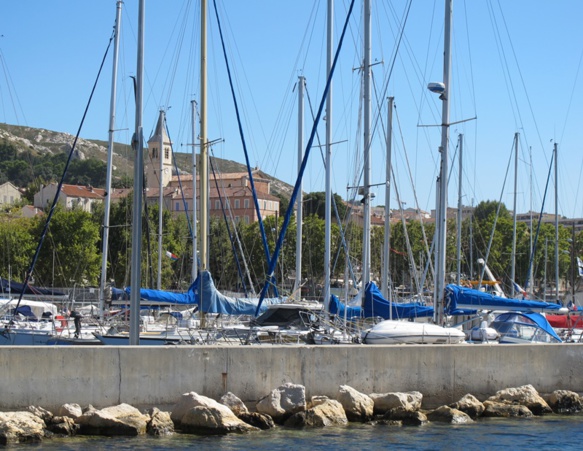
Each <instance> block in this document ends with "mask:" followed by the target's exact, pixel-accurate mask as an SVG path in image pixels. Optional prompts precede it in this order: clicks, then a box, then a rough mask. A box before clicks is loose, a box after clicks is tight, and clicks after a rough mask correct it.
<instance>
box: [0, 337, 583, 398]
mask: <svg viewBox="0 0 583 451" xmlns="http://www.w3.org/2000/svg"><path fill="white" fill-rule="evenodd" d="M286 382H292V383H296V384H302V385H304V386H305V387H306V395H307V396H308V397H309V396H312V395H327V396H329V397H334V398H335V397H336V393H337V390H338V386H339V385H344V384H347V385H350V386H352V387H354V388H355V389H357V390H359V391H361V392H363V393H367V394H370V393H384V392H392V391H410V390H417V391H420V392H421V393H423V395H424V400H423V406H424V407H436V406H438V405H441V404H447V403H451V402H454V401H457V400H458V399H459V398H460V397H462V396H463V395H465V394H466V393H471V394H473V395H475V396H476V397H478V398H479V399H482V400H483V399H485V398H486V397H488V396H490V395H492V394H494V393H495V392H496V391H497V390H500V389H503V388H508V387H516V386H520V385H525V384H532V385H533V386H534V387H535V388H536V389H537V390H538V391H539V392H540V393H549V392H552V391H553V390H557V389H565V390H572V391H575V392H583V344H556V345H554V344H549V345H497V344H492V345H489V344H484V345H468V344H462V345H400V346H366V345H352V346H340V345H337V346H276V345H264V346H263V345H262V346H159V347H146V346H136V347H132V346H123V347H114V346H78V347H74V346H44V347H28V346H18V347H0V393H1V396H0V410H10V409H18V408H22V407H26V406H28V405H37V406H42V407H44V408H48V409H54V408H56V407H58V406H60V405H61V404H63V403H66V402H76V403H78V404H80V405H82V406H85V405H87V404H92V405H94V406H95V407H104V406H109V405H114V404H118V403H122V402H125V403H129V404H132V405H135V406H158V407H164V406H171V405H172V404H174V402H175V401H176V400H177V399H178V397H179V396H180V395H181V394H182V393H185V392H190V391H195V392H197V393H199V394H202V395H205V396H209V397H211V398H215V399H218V398H219V397H220V396H222V395H223V394H224V393H225V392H227V391H231V392H233V393H234V394H236V395H237V396H238V397H240V398H241V399H243V400H244V401H256V400H258V399H259V398H261V397H263V396H265V395H266V394H267V393H269V392H270V391H271V390H272V389H273V388H276V387H278V386H279V385H281V384H284V383H286Z"/></svg>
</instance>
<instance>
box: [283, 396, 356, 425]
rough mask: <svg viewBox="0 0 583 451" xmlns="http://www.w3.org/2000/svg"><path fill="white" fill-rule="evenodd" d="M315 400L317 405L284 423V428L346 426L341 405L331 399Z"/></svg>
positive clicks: (346, 421) (296, 414)
mask: <svg viewBox="0 0 583 451" xmlns="http://www.w3.org/2000/svg"><path fill="white" fill-rule="evenodd" d="M320 401H322V400H321V399H320V400H317V404H316V405H315V406H314V407H312V408H311V409H308V410H306V411H303V412H297V413H295V414H294V415H292V416H291V417H289V418H288V419H287V420H286V422H285V423H284V424H285V426H286V427H296V428H319V427H327V426H344V425H346V424H348V419H347V418H346V413H345V412H344V408H343V407H342V404H340V403H339V402H338V401H335V400H333V399H326V400H323V402H320Z"/></svg>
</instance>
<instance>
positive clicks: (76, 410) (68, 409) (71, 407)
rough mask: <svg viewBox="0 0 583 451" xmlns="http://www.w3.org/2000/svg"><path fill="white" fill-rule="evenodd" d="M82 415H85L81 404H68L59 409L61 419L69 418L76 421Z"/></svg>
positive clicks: (58, 414)
mask: <svg viewBox="0 0 583 451" xmlns="http://www.w3.org/2000/svg"><path fill="white" fill-rule="evenodd" d="M81 415H83V410H82V409H81V406H80V405H79V404H75V403H67V404H63V405H62V406H61V407H59V408H58V409H57V416H59V417H69V418H73V419H74V420H75V419H77V418H79V417H80V416H81Z"/></svg>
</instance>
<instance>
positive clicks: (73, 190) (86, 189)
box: [61, 184, 105, 199]
mask: <svg viewBox="0 0 583 451" xmlns="http://www.w3.org/2000/svg"><path fill="white" fill-rule="evenodd" d="M61 192H62V193H64V194H66V195H67V197H82V198H85V199H103V197H104V196H105V190H104V189H102V188H93V187H92V186H81V185H66V184H63V186H61Z"/></svg>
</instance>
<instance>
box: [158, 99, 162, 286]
mask: <svg viewBox="0 0 583 451" xmlns="http://www.w3.org/2000/svg"><path fill="white" fill-rule="evenodd" d="M158 125H159V129H160V130H159V132H160V142H159V143H158V145H159V149H160V150H159V152H158V159H159V160H160V166H159V172H158V181H159V183H158V188H159V193H158V279H157V288H158V290H161V289H162V228H163V225H164V177H163V174H164V110H160V117H159V119H158Z"/></svg>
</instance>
